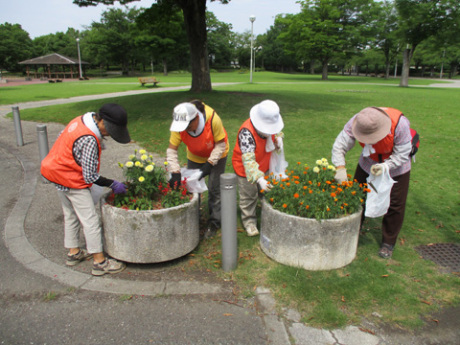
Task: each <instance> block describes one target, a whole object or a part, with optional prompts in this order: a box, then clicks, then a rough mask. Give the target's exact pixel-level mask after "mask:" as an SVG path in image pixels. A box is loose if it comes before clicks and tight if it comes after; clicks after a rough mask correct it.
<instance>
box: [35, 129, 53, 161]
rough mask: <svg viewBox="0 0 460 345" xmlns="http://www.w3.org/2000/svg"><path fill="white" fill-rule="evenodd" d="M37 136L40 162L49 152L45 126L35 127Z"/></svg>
mask: <svg viewBox="0 0 460 345" xmlns="http://www.w3.org/2000/svg"><path fill="white" fill-rule="evenodd" d="M37 136H38V153H39V154H40V162H41V161H42V160H43V159H44V158H45V157H46V155H47V154H48V152H49V150H50V149H49V146H48V132H47V130H46V125H37Z"/></svg>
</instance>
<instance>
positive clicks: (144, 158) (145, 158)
mask: <svg viewBox="0 0 460 345" xmlns="http://www.w3.org/2000/svg"><path fill="white" fill-rule="evenodd" d="M147 158H149V157H148V156H147V155H142V156H141V159H142V160H143V161H146V160H147Z"/></svg>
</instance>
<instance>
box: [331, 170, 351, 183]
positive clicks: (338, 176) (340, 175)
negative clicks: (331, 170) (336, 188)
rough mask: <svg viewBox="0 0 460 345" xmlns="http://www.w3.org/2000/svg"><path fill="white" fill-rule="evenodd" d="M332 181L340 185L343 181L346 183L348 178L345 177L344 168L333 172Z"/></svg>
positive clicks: (345, 171)
mask: <svg viewBox="0 0 460 345" xmlns="http://www.w3.org/2000/svg"><path fill="white" fill-rule="evenodd" d="M334 179H335V180H336V181H337V183H339V184H340V183H342V182H345V181H348V176H347V169H346V168H339V169H337V170H336V172H335V176H334Z"/></svg>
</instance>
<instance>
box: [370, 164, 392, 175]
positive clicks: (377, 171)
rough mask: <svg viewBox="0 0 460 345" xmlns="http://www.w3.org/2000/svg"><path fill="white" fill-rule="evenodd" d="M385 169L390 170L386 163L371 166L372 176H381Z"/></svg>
mask: <svg viewBox="0 0 460 345" xmlns="http://www.w3.org/2000/svg"><path fill="white" fill-rule="evenodd" d="M385 169H388V166H387V165H386V164H385V163H381V164H374V165H373V166H371V174H372V175H374V176H380V175H382V173H383V171H384V170H385Z"/></svg>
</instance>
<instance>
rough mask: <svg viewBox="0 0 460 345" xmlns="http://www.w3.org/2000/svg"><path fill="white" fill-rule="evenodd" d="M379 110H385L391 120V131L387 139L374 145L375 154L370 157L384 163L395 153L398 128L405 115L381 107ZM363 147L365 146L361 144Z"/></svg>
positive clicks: (395, 110) (392, 109)
mask: <svg viewBox="0 0 460 345" xmlns="http://www.w3.org/2000/svg"><path fill="white" fill-rule="evenodd" d="M379 109H381V110H383V111H384V112H385V113H386V114H387V115H388V116H389V117H390V119H391V130H390V134H388V135H387V136H386V137H385V138H383V139H382V140H380V141H379V142H378V143H376V144H374V145H372V147H373V148H374V150H375V153H373V154H371V155H370V158H372V160H374V161H376V162H383V161H384V160H385V159H387V158H388V157H390V156H391V154H392V153H393V146H394V136H395V130H396V126H398V123H399V119H400V118H401V116H402V115H403V113H402V112H401V111H400V110H398V109H394V108H383V107H379ZM359 144H360V145H361V146H362V147H364V145H365V144H363V143H361V142H360V143H359Z"/></svg>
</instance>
